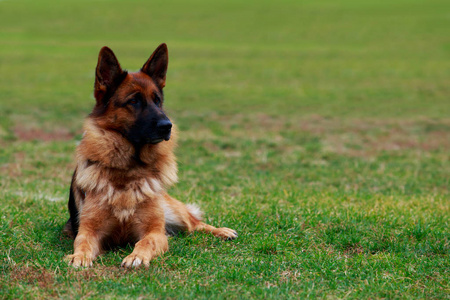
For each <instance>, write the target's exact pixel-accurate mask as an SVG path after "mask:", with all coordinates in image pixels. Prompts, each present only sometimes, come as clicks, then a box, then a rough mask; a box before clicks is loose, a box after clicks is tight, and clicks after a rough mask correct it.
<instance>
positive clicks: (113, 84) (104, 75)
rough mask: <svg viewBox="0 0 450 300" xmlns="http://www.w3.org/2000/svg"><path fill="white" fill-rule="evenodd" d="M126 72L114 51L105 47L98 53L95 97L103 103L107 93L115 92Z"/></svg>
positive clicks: (98, 101)
mask: <svg viewBox="0 0 450 300" xmlns="http://www.w3.org/2000/svg"><path fill="white" fill-rule="evenodd" d="M124 74H126V72H124V71H123V70H122V68H121V67H120V64H119V61H118V60H117V58H116V56H115V55H114V52H112V50H111V49H109V48H108V47H103V48H102V49H101V50H100V53H99V54H98V63H97V68H96V70H95V86H94V97H95V99H96V100H97V103H101V102H102V100H103V98H104V96H105V94H106V93H113V92H114V91H115V89H116V88H117V87H118V86H119V84H120V82H121V81H122V79H123V75H124Z"/></svg>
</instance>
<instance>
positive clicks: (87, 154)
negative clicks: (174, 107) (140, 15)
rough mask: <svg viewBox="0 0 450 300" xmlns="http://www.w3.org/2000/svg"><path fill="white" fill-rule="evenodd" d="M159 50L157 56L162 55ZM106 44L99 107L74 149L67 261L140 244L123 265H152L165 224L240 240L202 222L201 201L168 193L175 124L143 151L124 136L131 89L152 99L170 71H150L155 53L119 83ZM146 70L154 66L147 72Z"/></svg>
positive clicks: (86, 262)
mask: <svg viewBox="0 0 450 300" xmlns="http://www.w3.org/2000/svg"><path fill="white" fill-rule="evenodd" d="M164 47H165V45H164ZM160 48H161V46H160V47H159V48H158V49H160ZM158 49H157V50H155V53H156V54H155V53H154V54H153V55H152V57H154V56H155V55H158V53H157V51H158ZM165 49H166V51H167V48H165ZM107 50H109V49H106V50H104V49H102V51H101V53H100V57H99V64H98V66H97V73H96V74H97V79H96V83H95V92H94V95H95V97H96V99H97V105H96V106H95V107H94V110H93V113H92V114H91V115H90V116H89V117H88V118H87V120H86V122H85V124H84V136H83V139H82V140H81V142H80V144H79V146H78V147H77V155H76V157H77V166H76V169H75V173H74V176H73V180H72V187H71V191H72V193H73V199H74V205H75V209H76V212H77V215H78V221H79V228H78V232H77V230H75V229H74V228H72V223H71V220H70V219H69V222H68V223H67V225H66V228H65V231H66V232H67V233H68V234H70V235H72V236H74V237H75V241H74V254H73V255H69V256H68V257H67V259H68V261H69V264H71V265H73V266H75V267H78V266H91V265H92V261H93V260H94V259H95V257H96V256H97V255H98V254H100V252H101V251H102V249H103V248H105V246H111V245H121V244H124V243H136V244H135V248H134V251H133V252H132V253H131V254H130V255H129V256H127V257H126V258H125V259H124V260H123V262H122V266H125V267H130V266H139V265H141V264H144V265H148V264H149V262H150V260H151V259H152V258H154V257H155V256H158V255H161V254H162V253H164V252H166V251H167V250H168V241H167V237H166V229H170V231H173V230H184V231H187V232H192V231H195V230H199V231H204V232H208V233H212V234H213V235H215V236H218V237H222V238H225V239H233V238H236V237H237V234H236V232H235V231H234V230H231V229H228V228H215V227H213V226H210V225H207V224H205V223H203V222H201V216H200V211H199V210H198V209H197V208H196V207H194V206H187V205H185V204H183V203H181V202H180V201H178V200H175V199H173V198H172V197H170V196H169V195H168V194H167V193H166V189H167V188H168V187H169V186H171V185H173V184H174V183H176V182H177V164H176V160H175V155H174V153H173V151H174V148H175V145H176V135H177V132H176V130H173V129H172V133H171V137H170V139H169V140H168V141H162V142H159V143H157V144H145V145H143V146H142V147H139V149H138V148H137V146H136V145H134V144H133V143H132V142H130V141H129V140H128V139H127V138H126V137H125V136H124V135H123V134H122V132H124V131H126V130H128V129H129V128H132V126H133V125H134V122H136V118H134V117H133V116H132V115H131V114H130V112H129V111H130V110H127V109H124V108H123V107H124V106H123V105H125V104H124V103H126V101H127V99H128V98H129V95H131V94H133V93H136V92H137V91H138V92H139V93H141V94H142V95H143V97H144V98H145V99H151V98H152V97H154V96H152V95H153V94H154V93H157V92H158V88H160V89H161V90H162V88H163V87H164V85H165V72H164V73H163V74H162V75H160V76H159V77H158V76H152V75H153V74H154V73H152V72H157V71H158V69H157V70H156V71H155V70H153V69H152V66H151V63H152V61H151V59H152V57H151V58H150V59H149V60H148V61H147V63H146V64H145V65H144V67H143V69H142V70H141V71H140V72H137V73H131V74H128V73H126V74H125V75H124V77H123V78H122V79H121V81H120V82H119V83H117V82H118V80H116V79H114V78H113V79H111V78H110V77H113V76H115V73H114V72H116V73H120V72H122V71H121V68H120V65H119V64H118V62H114V59H115V57H114V55H113V54H112V56H111V53H112V51H111V52H110V53H109V52H107ZM105 51H106V52H105ZM109 51H110V50H109ZM102 55H103V57H102ZM166 55H167V53H166ZM105 56H106V58H105ZM153 65H154V64H153ZM157 67H158V66H157ZM153 68H154V66H153ZM147 69H149V70H150V71H148V72H147V73H145V72H144V71H145V70H147ZM108 72H110V73H108ZM111 74H112V75H111ZM149 74H150V75H149ZM108 76H110V77H108ZM105 78H106V79H105ZM114 80H115V81H114ZM113 84H118V86H113ZM112 88H114V89H115V90H114V93H113V95H110V97H111V98H110V100H108V102H105V100H104V97H106V96H105V95H106V94H107V93H108V92H110V89H112ZM102 101H104V102H102ZM148 101H150V100H148ZM102 103H103V104H102ZM105 103H107V104H105ZM149 103H150V102H149ZM69 208H70V203H69ZM72 209H74V208H73V207H72Z"/></svg>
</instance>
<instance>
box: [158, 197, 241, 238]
mask: <svg viewBox="0 0 450 300" xmlns="http://www.w3.org/2000/svg"><path fill="white" fill-rule="evenodd" d="M164 200H165V204H164V215H165V218H166V227H168V228H171V227H174V228H180V229H181V230H185V231H187V232H193V231H202V232H206V233H211V234H213V235H214V236H216V237H220V238H223V239H226V240H232V239H235V238H237V237H238V234H237V232H236V231H235V230H233V229H230V228H226V227H221V228H216V227H214V226H211V225H208V224H206V223H203V222H202V221H201V215H202V212H201V211H200V209H199V208H198V207H196V206H193V205H185V204H184V203H182V202H180V201H178V200H176V199H174V198H172V197H170V196H169V195H167V194H166V195H165V196H164Z"/></svg>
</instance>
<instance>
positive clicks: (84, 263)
mask: <svg viewBox="0 0 450 300" xmlns="http://www.w3.org/2000/svg"><path fill="white" fill-rule="evenodd" d="M65 260H66V261H67V262H68V264H69V266H72V267H75V268H78V267H92V257H91V256H90V255H87V254H84V253H82V254H72V255H67V256H66V258H65Z"/></svg>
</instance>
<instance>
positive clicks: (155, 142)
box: [148, 139, 164, 145]
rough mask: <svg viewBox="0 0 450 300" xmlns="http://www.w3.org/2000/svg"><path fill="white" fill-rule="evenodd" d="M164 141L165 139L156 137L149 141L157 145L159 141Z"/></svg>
mask: <svg viewBox="0 0 450 300" xmlns="http://www.w3.org/2000/svg"><path fill="white" fill-rule="evenodd" d="M162 141H164V139H154V140H149V141H148V143H149V144H152V145H156V144H158V143H161V142H162Z"/></svg>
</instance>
